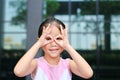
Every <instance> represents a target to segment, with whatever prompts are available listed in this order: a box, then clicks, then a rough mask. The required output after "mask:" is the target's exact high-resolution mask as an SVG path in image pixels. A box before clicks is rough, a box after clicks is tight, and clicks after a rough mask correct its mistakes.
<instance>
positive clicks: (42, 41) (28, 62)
mask: <svg viewBox="0 0 120 80" xmlns="http://www.w3.org/2000/svg"><path fill="white" fill-rule="evenodd" d="M50 32H51V28H50V25H48V27H47V28H45V27H43V33H42V35H41V37H40V38H39V39H38V40H37V42H36V43H35V44H34V45H33V46H32V47H31V48H30V49H29V50H28V51H27V52H26V53H25V54H24V56H23V57H22V58H21V59H20V60H19V61H18V63H17V64H16V66H15V68H14V73H15V75H17V76H19V77H24V76H26V75H28V74H30V73H32V72H33V71H34V70H35V69H36V67H37V60H36V59H34V57H35V55H36V54H37V52H38V50H39V49H40V48H41V47H42V46H44V45H47V44H48V43H50V42H52V40H47V39H46V38H47V37H48V36H49V33H50Z"/></svg>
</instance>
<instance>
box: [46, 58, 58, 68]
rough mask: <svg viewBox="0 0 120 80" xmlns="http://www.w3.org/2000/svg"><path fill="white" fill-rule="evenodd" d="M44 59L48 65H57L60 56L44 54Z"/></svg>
mask: <svg viewBox="0 0 120 80" xmlns="http://www.w3.org/2000/svg"><path fill="white" fill-rule="evenodd" d="M44 59H45V60H46V61H47V62H48V63H49V64H50V65H53V66H55V65H58V63H59V61H60V57H55V58H53V57H47V56H44Z"/></svg>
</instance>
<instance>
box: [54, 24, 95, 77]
mask: <svg viewBox="0 0 120 80" xmlns="http://www.w3.org/2000/svg"><path fill="white" fill-rule="evenodd" d="M60 26H61V25H60ZM58 38H61V40H57V39H58ZM55 41H56V43H57V44H58V45H60V46H61V47H63V48H64V49H65V50H66V51H67V52H68V53H69V54H70V56H71V57H72V59H73V60H70V69H71V71H72V72H73V73H75V74H76V75H78V76H81V77H83V78H90V77H92V75H93V71H92V69H91V67H90V66H89V64H88V63H87V62H86V61H85V59H84V58H83V57H82V56H81V55H80V54H79V53H78V52H76V50H75V49H73V47H72V46H71V45H70V44H69V40H68V36H67V29H64V30H63V29H62V26H61V35H58V36H57V37H56V39H55Z"/></svg>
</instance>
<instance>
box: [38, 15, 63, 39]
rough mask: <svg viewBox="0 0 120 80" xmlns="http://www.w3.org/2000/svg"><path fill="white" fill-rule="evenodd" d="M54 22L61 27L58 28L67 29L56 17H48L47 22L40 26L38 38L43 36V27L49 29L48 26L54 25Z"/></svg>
mask: <svg viewBox="0 0 120 80" xmlns="http://www.w3.org/2000/svg"><path fill="white" fill-rule="evenodd" d="M53 22H55V23H56V24H57V25H59V26H57V27H58V28H60V25H62V27H63V29H65V24H64V23H63V22H62V21H60V20H58V19H56V18H54V17H48V18H47V19H46V20H44V21H43V22H42V23H41V24H40V26H39V30H38V37H40V36H41V35H42V31H43V27H44V26H45V27H47V26H48V24H50V23H53Z"/></svg>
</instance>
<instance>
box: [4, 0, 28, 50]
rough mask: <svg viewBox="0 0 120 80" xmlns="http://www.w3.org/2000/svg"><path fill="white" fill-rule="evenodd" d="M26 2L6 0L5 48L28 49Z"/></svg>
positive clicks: (23, 0)
mask: <svg viewBox="0 0 120 80" xmlns="http://www.w3.org/2000/svg"><path fill="white" fill-rule="evenodd" d="M26 6H27V5H26V0H6V1H5V10H4V11H5V12H4V13H5V14H4V24H3V32H4V34H3V36H4V37H3V40H4V42H3V48H4V49H25V48H26V46H25V45H26V27H25V25H26V21H25V15H26Z"/></svg>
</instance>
